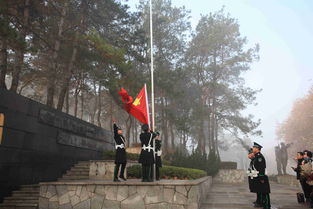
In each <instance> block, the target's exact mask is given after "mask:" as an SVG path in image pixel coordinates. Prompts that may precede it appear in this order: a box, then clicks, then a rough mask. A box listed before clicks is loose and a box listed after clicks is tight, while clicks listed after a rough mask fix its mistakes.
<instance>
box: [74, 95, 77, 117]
mask: <svg viewBox="0 0 313 209" xmlns="http://www.w3.org/2000/svg"><path fill="white" fill-rule="evenodd" d="M74 100H75V101H74V116H75V117H77V111H78V92H75V96H74Z"/></svg>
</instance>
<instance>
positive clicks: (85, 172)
mask: <svg viewBox="0 0 313 209" xmlns="http://www.w3.org/2000/svg"><path fill="white" fill-rule="evenodd" d="M66 175H74V176H77V175H84V176H85V175H87V176H88V175H89V170H88V171H77V170H74V171H72V170H69V171H67V172H66Z"/></svg>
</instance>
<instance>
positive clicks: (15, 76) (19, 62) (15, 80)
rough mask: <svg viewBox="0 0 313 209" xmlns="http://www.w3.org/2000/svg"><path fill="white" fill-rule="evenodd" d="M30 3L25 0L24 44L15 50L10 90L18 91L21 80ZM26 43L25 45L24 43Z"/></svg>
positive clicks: (22, 34)
mask: <svg viewBox="0 0 313 209" xmlns="http://www.w3.org/2000/svg"><path fill="white" fill-rule="evenodd" d="M29 4H30V0H25V5H24V11H23V25H22V27H21V41H22V45H21V47H20V48H19V49H18V50H16V52H15V57H16V60H15V62H16V65H15V67H14V69H13V73H12V85H11V88H10V91H13V92H17V88H18V84H19V81H20V74H21V70H22V68H23V66H24V53H25V49H26V46H25V45H26V43H24V42H25V41H26V40H25V38H26V34H27V27H28V19H29ZM24 44H25V45H24Z"/></svg>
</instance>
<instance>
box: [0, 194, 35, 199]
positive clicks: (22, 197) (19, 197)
mask: <svg viewBox="0 0 313 209" xmlns="http://www.w3.org/2000/svg"><path fill="white" fill-rule="evenodd" d="M38 199H39V194H38V196H37V197H36V196H11V197H5V198H4V200H38Z"/></svg>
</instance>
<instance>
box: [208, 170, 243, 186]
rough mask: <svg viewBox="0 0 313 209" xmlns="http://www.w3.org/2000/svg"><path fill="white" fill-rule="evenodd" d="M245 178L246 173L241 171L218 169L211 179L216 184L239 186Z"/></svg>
mask: <svg viewBox="0 0 313 209" xmlns="http://www.w3.org/2000/svg"><path fill="white" fill-rule="evenodd" d="M246 178H247V175H246V171H244V170H242V169H220V170H219V171H218V173H217V175H216V176H215V177H214V178H213V181H214V182H216V183H228V184H240V183H244V182H245V180H246Z"/></svg>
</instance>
